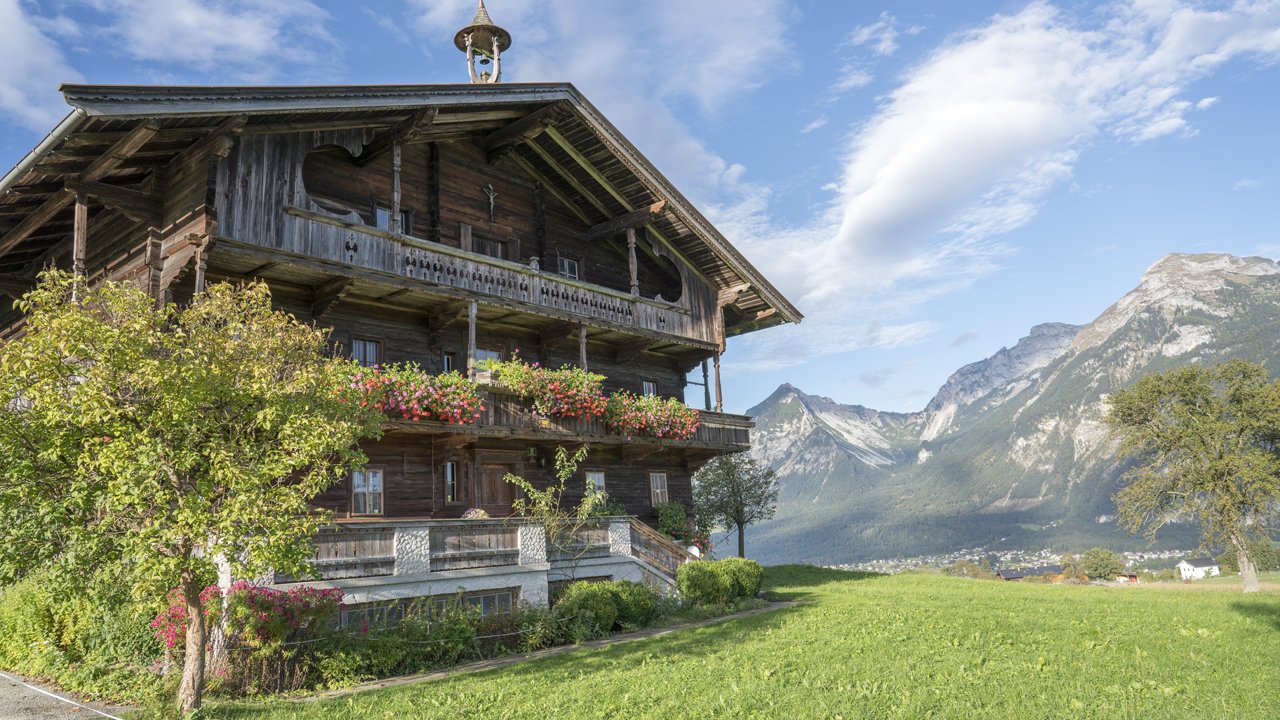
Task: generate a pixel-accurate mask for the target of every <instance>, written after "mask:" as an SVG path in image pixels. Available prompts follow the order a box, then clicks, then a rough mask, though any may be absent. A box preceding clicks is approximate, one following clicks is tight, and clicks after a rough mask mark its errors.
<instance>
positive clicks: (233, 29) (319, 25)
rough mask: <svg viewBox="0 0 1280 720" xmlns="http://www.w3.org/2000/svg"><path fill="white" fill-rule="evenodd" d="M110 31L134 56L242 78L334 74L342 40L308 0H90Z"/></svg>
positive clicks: (124, 50)
mask: <svg viewBox="0 0 1280 720" xmlns="http://www.w3.org/2000/svg"><path fill="white" fill-rule="evenodd" d="M88 2H89V4H90V5H92V6H93V7H94V8H95V9H97V10H99V11H100V12H102V13H104V14H106V15H107V16H108V18H109V20H108V23H107V27H106V32H107V33H108V34H109V35H110V36H112V37H113V38H115V39H116V40H117V41H118V42H119V46H118V47H119V50H120V52H122V53H123V54H125V55H127V56H128V57H131V58H133V59H135V60H140V61H145V62H148V63H165V64H170V65H177V66H183V67H187V68H191V69H194V70H197V71H200V72H207V73H214V72H216V73H217V76H218V77H219V78H221V79H227V78H229V77H232V78H235V79H237V80H239V81H242V82H268V81H271V80H272V79H274V78H276V77H279V76H281V75H285V74H286V73H285V67H284V66H289V68H288V69H289V70H291V71H292V72H291V73H288V74H290V75H291V76H293V77H297V76H303V77H305V76H308V75H313V76H315V77H316V78H317V79H318V78H321V77H325V76H326V75H327V76H329V77H332V72H333V69H334V67H335V63H336V61H335V58H336V57H337V56H338V55H339V54H340V50H341V47H340V44H339V43H338V41H337V40H336V39H335V38H334V37H333V35H331V34H330V33H329V31H328V29H327V28H326V27H325V22H326V21H327V20H328V17H329V16H328V13H326V12H325V11H324V10H322V9H321V8H320V7H319V6H317V5H316V4H315V3H312V2H309V1H308V0H224V1H221V2H214V1H213V0H88Z"/></svg>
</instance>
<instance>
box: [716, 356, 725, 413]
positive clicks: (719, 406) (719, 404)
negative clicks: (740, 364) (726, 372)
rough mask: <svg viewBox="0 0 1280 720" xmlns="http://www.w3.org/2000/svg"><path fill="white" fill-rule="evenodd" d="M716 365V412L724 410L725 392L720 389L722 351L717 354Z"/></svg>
mask: <svg viewBox="0 0 1280 720" xmlns="http://www.w3.org/2000/svg"><path fill="white" fill-rule="evenodd" d="M715 367H716V412H718V413H722V412H724V394H723V393H722V392H721V390H720V353H718V352H717V353H716V355H715Z"/></svg>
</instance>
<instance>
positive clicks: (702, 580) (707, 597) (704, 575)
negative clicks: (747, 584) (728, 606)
mask: <svg viewBox="0 0 1280 720" xmlns="http://www.w3.org/2000/svg"><path fill="white" fill-rule="evenodd" d="M734 586H735V580H734V578H733V577H732V576H730V575H729V573H728V572H726V570H725V569H724V566H722V565H720V563H719V562H717V561H714V560H694V561H693V562H687V563H685V564H683V565H681V566H680V569H679V570H677V571H676V589H677V590H679V591H680V594H681V595H682V596H684V597H685V598H687V599H688V600H689V601H690V602H692V603H696V604H698V605H723V604H725V603H727V602H729V601H730V600H732V599H733V597H734V596H735V595H736V592H735V587H734Z"/></svg>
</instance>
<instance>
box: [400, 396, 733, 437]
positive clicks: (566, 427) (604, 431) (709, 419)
mask: <svg viewBox="0 0 1280 720" xmlns="http://www.w3.org/2000/svg"><path fill="white" fill-rule="evenodd" d="M484 395H485V398H484V404H485V410H484V412H483V413H481V415H480V418H479V420H477V421H476V423H475V424H474V425H444V424H442V423H437V422H431V421H423V422H408V421H401V422H397V423H394V425H395V426H396V427H399V428H413V427H415V426H417V427H424V428H430V429H431V430H442V429H448V430H450V431H452V432H476V433H479V434H482V435H501V436H512V437H523V438H527V439H540V438H556V437H580V438H588V439H591V440H593V441H597V442H606V443H607V442H618V443H622V442H629V443H632V442H639V443H643V442H649V441H652V442H656V443H660V444H669V445H673V446H688V447H704V448H711V449H724V450H730V451H739V450H748V449H750V447H751V430H752V428H754V427H755V422H754V421H753V420H752V419H751V418H750V417H747V416H745V415H728V414H725V413H716V412H709V411H703V410H700V411H699V412H698V414H699V424H698V429H697V430H696V431H695V432H694V434H693V437H691V438H689V439H687V440H674V439H670V438H649V437H623V436H621V435H616V434H613V433H610V432H609V429H608V428H606V427H605V424H604V422H603V421H602V420H600V419H598V418H596V419H583V418H559V417H542V416H536V415H534V414H533V408H532V406H531V405H530V403H529V402H528V401H527V400H525V399H523V398H521V397H519V396H517V395H514V394H512V393H510V392H508V391H507V390H505V389H504V388H502V387H500V386H490V387H488V388H486V389H485V390H484Z"/></svg>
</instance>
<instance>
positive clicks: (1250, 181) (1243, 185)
mask: <svg viewBox="0 0 1280 720" xmlns="http://www.w3.org/2000/svg"><path fill="white" fill-rule="evenodd" d="M1266 182H1267V179H1266V178H1240V180H1239V181H1238V182H1236V184H1235V185H1234V186H1232V188H1231V189H1232V190H1252V189H1254V188H1256V187H1262V186H1263V185H1264V184H1266Z"/></svg>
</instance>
